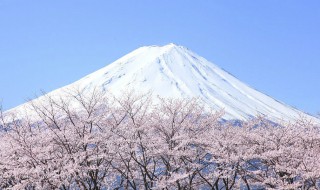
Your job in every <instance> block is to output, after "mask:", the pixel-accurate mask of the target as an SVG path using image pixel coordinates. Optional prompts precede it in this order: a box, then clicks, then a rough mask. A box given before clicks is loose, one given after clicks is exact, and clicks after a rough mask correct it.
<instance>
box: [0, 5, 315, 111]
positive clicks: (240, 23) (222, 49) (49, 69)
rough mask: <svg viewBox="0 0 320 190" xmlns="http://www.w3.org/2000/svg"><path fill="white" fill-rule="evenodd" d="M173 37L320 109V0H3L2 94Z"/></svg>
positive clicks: (68, 76)
mask: <svg viewBox="0 0 320 190" xmlns="http://www.w3.org/2000/svg"><path fill="white" fill-rule="evenodd" d="M170 42H174V43H176V44H179V45H183V46H186V47H188V48H189V49H191V50H192V51H194V52H196V53H197V54H199V55H201V56H203V57H205V58H206V59H208V60H210V61H212V62H214V63H215V64H217V65H218V66H220V67H222V68H224V69H225V70H227V71H229V72H230V73H232V74H233V75H235V76H236V77H237V78H239V79H240V80H242V81H243V82H245V83H247V84H249V85H250V86H252V87H254V88H256V89H258V90H260V91H262V92H264V93H266V94H268V95H270V96H272V97H274V98H276V99H278V100H280V101H283V102H285V103H287V104H289V105H292V106H294V107H297V108H299V109H301V110H302V111H305V112H308V113H311V114H315V113H317V112H320V1H318V0H314V1H312V0H308V1H302V0H281V1H280V0H268V1H263V0H261V1H256V0H250V1H249V0H243V1H239V0H233V1H228V0H220V1H214V0H201V1H198V0H194V1H191V0H189V1H188V0H161V1H160V0H159V1H151V0H144V1H143V0H137V1H131V0H127V1H121V0H113V1H104V0H86V1H84V0H54V1H53V0H48V1H43V0H32V1H25V0H0V66H1V67H0V71H1V72H0V99H2V100H3V105H4V108H5V109H9V108H12V107H14V106H17V105H19V104H21V103H23V102H24V101H25V100H26V99H27V98H32V97H34V96H35V94H36V93H39V92H40V90H45V91H47V92H49V91H51V90H54V89H56V88H59V87H62V86H64V85H67V84H69V83H71V82H73V81H75V80H77V79H80V78H81V77H83V76H85V75H86V74H89V73H91V72H93V71H95V70H97V69H99V68H102V67H104V66H105V65H107V64H109V63H111V62H112V61H114V60H115V59H117V58H119V57H121V56H123V55H125V54H127V53H129V52H130V51H132V50H134V49H136V48H138V47H140V46H143V45H154V44H155V45H165V44H167V43H170Z"/></svg>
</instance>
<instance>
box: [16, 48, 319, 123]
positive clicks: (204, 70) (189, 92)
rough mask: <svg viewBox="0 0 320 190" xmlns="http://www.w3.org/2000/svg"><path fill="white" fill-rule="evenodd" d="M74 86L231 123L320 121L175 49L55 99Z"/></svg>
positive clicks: (138, 57) (129, 59)
mask: <svg viewBox="0 0 320 190" xmlns="http://www.w3.org/2000/svg"><path fill="white" fill-rule="evenodd" d="M73 85H75V86H79V87H80V88H84V89H86V90H88V91H90V89H92V88H96V87H98V88H101V89H103V90H107V91H110V92H111V93H114V94H116V95H117V94H118V95H120V94H121V92H123V91H124V90H126V89H134V90H135V92H137V93H139V92H142V93H143V92H147V91H151V92H152V93H153V95H154V96H158V95H159V96H161V97H174V98H180V97H199V98H200V99H201V100H203V101H204V102H205V103H207V104H208V105H209V106H211V107H212V108H214V109H217V110H220V109H224V110H225V113H226V115H225V118H226V119H248V118H250V117H253V116H256V115H258V114H259V115H265V116H267V117H268V118H269V119H271V120H274V121H278V120H280V119H284V120H293V119H296V118H299V116H300V115H303V116H305V117H307V118H312V119H315V118H313V117H312V116H309V115H306V114H304V113H302V112H301V111H298V110H296V109H294V108H292V107H290V106H288V105H285V104H283V103H281V102H278V101H276V100H274V99H273V98H271V97H269V96H267V95H265V94H263V93H261V92H258V91H256V90H254V89H252V88H250V87H249V86H247V85H246V84H244V83H242V82H241V81H240V80H238V79H237V78H235V77H234V76H232V75H230V74H229V73H227V72H226V71H224V70H222V69H220V68H219V67H217V66H216V65H214V64H213V63H211V62H209V61H207V60H206V59H204V58H202V57H200V56H199V55H197V54H195V53H193V52H192V51H190V50H188V49H187V48H185V47H182V46H178V45H175V44H168V45H166V46H145V47H141V48H138V49H136V50H135V51H133V52H131V53H129V54H127V55H125V56H123V57H122V58H120V59H118V60H117V61H115V62H113V63H111V64H110V65H108V66H106V67H104V68H102V69H100V70H98V71H96V72H94V73H92V74H90V75H87V76H86V77H84V78H82V79H80V80H79V81H76V82H75V83H73V84H71V85H68V86H65V87H63V88H60V89H57V90H55V91H53V92H51V93H50V95H58V94H61V92H62V91H65V90H66V89H67V88H69V87H70V86H73ZM21 108H22V106H20V107H17V108H14V109H13V110H19V109H21Z"/></svg>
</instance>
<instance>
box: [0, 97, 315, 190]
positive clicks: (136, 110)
mask: <svg viewBox="0 0 320 190" xmlns="http://www.w3.org/2000/svg"><path fill="white" fill-rule="evenodd" d="M70 99H73V100H72V101H70ZM74 100H76V101H77V103H78V105H77V106H75V105H71V104H69V102H74ZM30 105H31V108H32V110H33V113H32V114H31V115H32V116H30V117H24V119H17V118H16V117H15V116H14V115H6V114H3V113H2V114H1V120H2V122H1V123H0V125H1V130H2V132H1V134H0V188H1V189H30V190H31V189H63V190H67V189H86V190H98V189H168V190H169V189H213V190H219V189H225V190H229V189H248V190H249V189H320V181H319V180H320V161H319V158H320V133H319V126H317V125H315V124H313V123H311V122H308V121H307V120H304V119H300V120H299V121H297V122H295V123H283V124H274V123H272V122H269V121H266V120H264V119H262V118H259V117H258V118H256V119H253V120H251V121H246V122H237V123H236V124H235V122H227V121H223V120H222V119H221V118H222V117H221V116H222V115H223V112H210V111H208V110H207V109H206V108H204V106H202V104H201V103H200V102H199V101H197V100H195V99H189V100H174V99H159V101H158V102H157V103H155V102H152V101H151V98H149V96H147V95H144V96H136V95H132V94H130V93H128V94H123V97H122V98H114V97H111V96H110V95H106V94H102V93H98V92H94V93H92V94H91V95H90V96H84V95H83V94H82V93H81V92H77V93H73V94H72V93H70V97H69V99H67V98H61V99H58V98H52V97H46V99H45V100H44V101H43V104H37V105H35V104H32V103H30ZM29 110H30V109H29ZM35 115H36V116H35ZM35 118H36V119H35Z"/></svg>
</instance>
